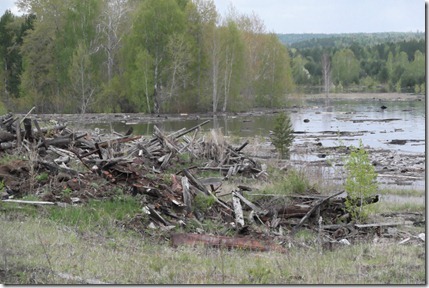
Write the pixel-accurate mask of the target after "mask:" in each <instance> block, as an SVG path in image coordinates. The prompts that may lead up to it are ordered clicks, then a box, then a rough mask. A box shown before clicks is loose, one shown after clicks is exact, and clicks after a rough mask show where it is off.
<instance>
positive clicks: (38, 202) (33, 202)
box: [1, 199, 55, 205]
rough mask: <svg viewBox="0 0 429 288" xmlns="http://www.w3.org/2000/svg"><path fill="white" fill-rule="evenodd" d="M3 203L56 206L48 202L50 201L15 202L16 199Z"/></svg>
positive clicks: (6, 200)
mask: <svg viewBox="0 0 429 288" xmlns="http://www.w3.org/2000/svg"><path fill="white" fill-rule="evenodd" d="M1 201H2V202H10V203H19V204H32V205H55V202H48V201H30V200H15V199H5V200H1Z"/></svg>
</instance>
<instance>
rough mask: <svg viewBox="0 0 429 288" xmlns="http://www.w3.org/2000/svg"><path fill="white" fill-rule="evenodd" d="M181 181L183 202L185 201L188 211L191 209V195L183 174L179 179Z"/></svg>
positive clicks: (186, 179) (186, 178)
mask: <svg viewBox="0 0 429 288" xmlns="http://www.w3.org/2000/svg"><path fill="white" fill-rule="evenodd" d="M181 182H182V194H183V203H185V205H186V211H187V212H188V213H190V212H191V211H192V202H191V195H190V193H189V181H188V177H186V176H183V177H182V179H181Z"/></svg>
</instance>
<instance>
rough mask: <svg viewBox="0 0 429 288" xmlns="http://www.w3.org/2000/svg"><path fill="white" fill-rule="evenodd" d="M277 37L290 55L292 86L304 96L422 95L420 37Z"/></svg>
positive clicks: (422, 49)
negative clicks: (347, 94)
mask: <svg viewBox="0 0 429 288" xmlns="http://www.w3.org/2000/svg"><path fill="white" fill-rule="evenodd" d="M278 37H279V39H280V40H281V41H282V43H283V44H285V45H286V46H287V47H288V50H289V52H290V55H291V59H292V60H291V61H292V63H291V65H292V71H293V73H292V75H293V79H294V82H295V84H296V85H297V87H300V88H301V89H302V88H304V89H303V90H304V91H308V89H307V90H306V89H305V88H310V90H313V91H316V92H320V91H325V90H326V92H358V91H366V92H374V91H378V92H392V91H395V92H412V93H422V94H424V93H425V51H426V49H425V48H426V41H425V34H424V33H423V32H419V33H412V32H409V33H404V32H389V33H387V32H386V33H354V34H279V35H278ZM326 81H328V82H329V83H325V82H326ZM325 85H327V86H325ZM315 87H316V88H317V87H318V88H319V89H314V88H315ZM328 87H329V88H328ZM311 88H313V89H311Z"/></svg>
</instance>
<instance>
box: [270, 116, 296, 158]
mask: <svg viewBox="0 0 429 288" xmlns="http://www.w3.org/2000/svg"><path fill="white" fill-rule="evenodd" d="M275 121H276V124H275V126H274V130H273V133H272V135H271V136H270V138H271V143H272V144H273V145H274V147H276V149H277V151H278V152H279V155H280V157H281V158H287V159H289V157H290V147H291V146H292V143H293V139H294V136H293V127H292V122H291V121H290V118H289V116H287V115H286V114H285V113H280V114H279V115H278V116H277V117H276V120H275Z"/></svg>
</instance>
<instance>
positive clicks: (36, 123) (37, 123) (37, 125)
mask: <svg viewBox="0 0 429 288" xmlns="http://www.w3.org/2000/svg"><path fill="white" fill-rule="evenodd" d="M33 122H34V126H36V129H37V132H38V133H39V137H40V139H41V140H42V145H43V147H45V149H48V145H47V144H46V140H45V136H44V135H43V132H42V131H41V130H40V126H39V122H37V120H36V119H34V120H33Z"/></svg>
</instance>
